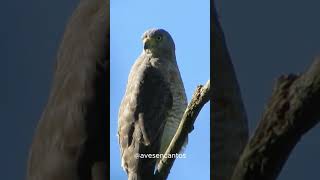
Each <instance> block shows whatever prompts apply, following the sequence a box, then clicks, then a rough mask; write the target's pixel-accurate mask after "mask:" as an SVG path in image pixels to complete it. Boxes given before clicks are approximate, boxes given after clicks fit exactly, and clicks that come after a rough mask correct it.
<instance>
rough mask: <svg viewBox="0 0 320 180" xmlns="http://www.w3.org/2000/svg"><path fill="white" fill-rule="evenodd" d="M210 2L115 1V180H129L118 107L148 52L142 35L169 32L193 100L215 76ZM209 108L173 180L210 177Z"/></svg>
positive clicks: (112, 120)
mask: <svg viewBox="0 0 320 180" xmlns="http://www.w3.org/2000/svg"><path fill="white" fill-rule="evenodd" d="M209 7H210V6H209V0H206V1H197V2H195V1H194V2H191V1H184V2H182V1H170V0H164V1H147V0H140V1H134V2H133V1H116V0H111V5H110V8H111V42H110V43H111V80H110V81H111V86H110V87H111V89H110V91H111V92H110V93H111V95H110V97H111V99H110V101H111V102H110V127H111V129H110V142H111V144H110V146H111V147H110V148H111V149H110V153H111V154H110V158H111V159H110V161H111V167H110V168H111V179H112V180H121V179H126V174H125V172H124V171H123V170H122V168H121V166H120V153H119V145H118V141H117V137H116V134H117V121H118V119H117V115H118V108H119V105H120V102H121V99H122V96H123V94H124V91H125V85H126V82H127V77H128V74H129V70H130V68H131V66H132V64H133V63H134V61H135V59H136V58H137V57H138V56H139V54H140V53H141V51H142V42H141V35H142V33H143V32H144V31H145V30H147V29H149V28H152V27H156V28H163V29H166V30H167V31H168V32H169V33H170V34H171V35H172V37H173V39H174V41H175V44H176V56H177V61H178V65H179V69H180V72H181V75H182V79H183V82H184V85H185V88H186V93H187V97H188V101H190V99H191V96H192V94H193V91H194V90H195V88H196V86H197V85H198V84H204V83H205V82H206V81H207V80H208V79H209V77H210V67H209V66H210V29H209V21H210V17H209V16H210V8H209ZM209 114H210V112H209V104H207V105H206V106H205V107H204V108H203V109H202V111H201V112H200V114H199V116H198V119H197V121H196V124H195V129H194V131H193V132H192V133H191V135H190V139H189V144H188V146H187V148H186V151H185V153H186V154H187V158H186V159H178V160H176V162H175V164H174V166H173V168H172V170H171V174H170V176H169V180H176V179H185V180H194V179H203V180H206V179H210V178H209V175H210V126H209V123H210V122H209V117H210V115H209Z"/></svg>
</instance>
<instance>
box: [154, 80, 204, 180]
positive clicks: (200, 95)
mask: <svg viewBox="0 0 320 180" xmlns="http://www.w3.org/2000/svg"><path fill="white" fill-rule="evenodd" d="M209 99H210V80H209V81H208V82H207V83H206V84H205V85H204V86H202V85H200V86H198V87H197V89H196V91H195V93H194V94H193V97H192V100H191V102H190V103H189V105H188V107H187V109H186V111H185V112H184V114H183V117H182V120H181V123H180V125H179V128H178V130H177V132H176V134H175V136H174V137H173V139H172V141H171V143H170V145H169V147H168V149H167V150H166V152H165V154H166V155H168V154H176V153H179V152H180V150H181V148H182V146H183V144H184V142H185V140H186V138H187V136H188V134H189V133H190V132H191V131H192V130H193V124H194V122H195V120H196V118H197V116H198V114H199V112H200V110H201V109H202V107H203V106H204V105H205V104H206V103H207V102H208V101H209ZM174 160H175V158H163V159H162V160H161V161H160V162H159V166H158V170H157V172H156V175H155V179H157V180H164V179H167V177H168V175H169V173H170V169H171V167H172V165H173V163H174Z"/></svg>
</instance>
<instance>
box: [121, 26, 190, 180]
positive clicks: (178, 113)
mask: <svg viewBox="0 0 320 180" xmlns="http://www.w3.org/2000/svg"><path fill="white" fill-rule="evenodd" d="M142 41H143V50H142V53H141V55H140V56H139V57H138V59H137V60H136V61H135V63H134V65H133V66H132V68H131V71H130V74H129V78H128V82H127V87H126V91H125V95H124V97H123V99H122V102H121V105H120V109H119V119H118V120H119V122H118V138H119V144H120V153H121V161H122V162H121V165H122V167H123V169H124V170H125V171H126V173H127V174H128V179H129V180H150V179H153V178H152V177H154V171H155V168H156V163H157V159H155V158H142V157H141V155H142V154H144V155H147V154H156V153H160V154H163V153H165V150H166V149H167V147H168V146H169V143H170V142H171V139H172V138H173V136H174V134H175V132H176V130H177V128H178V126H179V123H180V120H181V118H182V115H183V113H184V111H185V109H186V107H187V98H186V94H185V90H184V85H183V82H182V79H181V76H180V72H179V69H178V66H177V62H176V57H175V44H174V42H173V39H172V37H171V36H170V34H169V33H168V32H167V31H165V30H163V29H150V30H147V31H146V32H145V33H144V34H143V36H142Z"/></svg>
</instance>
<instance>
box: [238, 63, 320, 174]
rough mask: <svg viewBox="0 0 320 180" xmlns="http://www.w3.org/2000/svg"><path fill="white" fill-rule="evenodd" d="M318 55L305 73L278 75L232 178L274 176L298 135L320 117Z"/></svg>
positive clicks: (298, 137) (293, 145)
mask: <svg viewBox="0 0 320 180" xmlns="http://www.w3.org/2000/svg"><path fill="white" fill-rule="evenodd" d="M319 107H320V59H319V58H318V59H316V60H315V62H314V64H313V65H312V66H311V67H310V68H309V70H308V71H306V72H305V73H304V74H302V75H300V76H297V75H288V76H282V77H280V78H279V80H278V82H277V83H276V85H275V88H274V90H273V94H272V96H271V99H270V102H269V103H268V105H267V107H266V110H265V112H264V114H263V116H262V120H261V122H260V124H259V126H258V128H257V130H256V131H255V133H254V135H253V137H252V138H251V140H250V142H249V143H248V144H247V146H246V148H245V150H244V152H243V154H242V155H241V157H240V160H239V162H238V164H237V166H236V169H235V171H234V173H233V177H232V180H257V179H259V180H275V179H276V178H277V177H278V175H279V173H280V171H281V169H282V167H283V165H284V164H285V162H286V160H287V159H288V157H289V155H290V153H291V151H292V150H293V148H294V147H295V145H296V144H297V143H298V142H299V140H300V139H301V137H302V136H303V135H304V134H305V133H306V132H307V131H309V130H310V129H311V128H312V127H314V126H315V125H316V124H317V123H318V122H319V120H320V111H319Z"/></svg>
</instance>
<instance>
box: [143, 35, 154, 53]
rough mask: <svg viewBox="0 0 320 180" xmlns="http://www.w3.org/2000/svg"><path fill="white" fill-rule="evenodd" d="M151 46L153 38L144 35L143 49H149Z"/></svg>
mask: <svg viewBox="0 0 320 180" xmlns="http://www.w3.org/2000/svg"><path fill="white" fill-rule="evenodd" d="M152 46H154V40H153V39H151V38H149V37H146V38H144V39H143V49H145V50H146V49H150V48H151V47H152Z"/></svg>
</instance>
